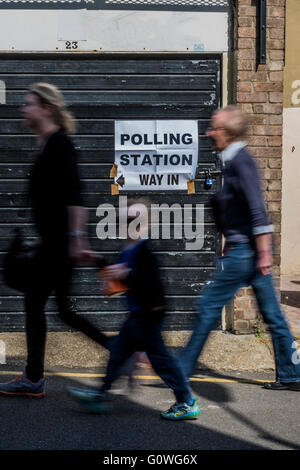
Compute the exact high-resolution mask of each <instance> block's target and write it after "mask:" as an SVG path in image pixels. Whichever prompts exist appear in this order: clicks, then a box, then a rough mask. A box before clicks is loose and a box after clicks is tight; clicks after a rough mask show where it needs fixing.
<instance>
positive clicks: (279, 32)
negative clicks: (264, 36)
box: [268, 28, 285, 39]
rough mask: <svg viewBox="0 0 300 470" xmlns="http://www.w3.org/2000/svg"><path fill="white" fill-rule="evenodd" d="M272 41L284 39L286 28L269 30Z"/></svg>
mask: <svg viewBox="0 0 300 470" xmlns="http://www.w3.org/2000/svg"><path fill="white" fill-rule="evenodd" d="M268 31H269V34H270V39H284V34H285V32H284V28H268Z"/></svg>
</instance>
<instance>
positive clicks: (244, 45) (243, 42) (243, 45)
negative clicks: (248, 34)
mask: <svg viewBox="0 0 300 470" xmlns="http://www.w3.org/2000/svg"><path fill="white" fill-rule="evenodd" d="M254 48H255V41H254V39H250V38H239V40H238V49H254Z"/></svg>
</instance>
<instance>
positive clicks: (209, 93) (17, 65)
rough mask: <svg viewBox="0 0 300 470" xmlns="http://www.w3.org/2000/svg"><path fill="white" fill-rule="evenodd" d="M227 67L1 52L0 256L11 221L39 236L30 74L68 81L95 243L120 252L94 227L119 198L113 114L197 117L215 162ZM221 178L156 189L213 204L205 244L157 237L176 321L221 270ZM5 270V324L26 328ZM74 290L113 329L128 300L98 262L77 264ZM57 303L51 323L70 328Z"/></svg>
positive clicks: (0, 327) (156, 196) (0, 322)
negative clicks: (23, 109)
mask: <svg viewBox="0 0 300 470" xmlns="http://www.w3.org/2000/svg"><path fill="white" fill-rule="evenodd" d="M220 67H221V61H220V57H219V56H214V57H210V58H209V57H207V56H202V57H201V56H199V55H197V56H190V55H189V56H188V57H183V56H173V57H172V56H169V57H167V58H166V57H165V56H163V57H162V56H161V57H159V56H155V57H154V56H148V57H141V56H131V57H130V58H127V57H125V56H110V57H108V56H105V57H100V56H98V55H97V56H92V57H91V56H88V55H84V56H78V55H74V56H71V57H70V56H67V57H66V56H65V55H55V56H53V55H52V56H36V55H35V56H24V55H23V56H16V55H14V56H12V57H7V56H0V80H3V81H4V82H5V84H6V90H7V94H6V105H0V155H1V160H0V182H1V183H0V184H1V192H0V260H1V259H3V255H4V252H5V250H6V248H7V246H8V242H9V237H10V234H11V231H12V228H13V227H16V226H20V225H21V226H22V227H24V230H25V232H26V235H27V236H28V237H33V236H34V232H33V228H32V225H31V214H30V209H29V208H27V207H26V196H25V191H26V185H27V181H26V180H27V177H28V174H29V172H30V168H31V164H32V162H33V159H34V149H35V139H34V137H33V136H32V135H30V134H29V132H28V131H27V130H26V128H25V127H24V125H23V123H22V121H21V120H20V115H19V110H18V107H19V105H20V104H21V103H22V100H23V97H24V94H25V89H26V87H27V86H28V85H29V84H30V83H32V82H36V81H47V82H50V83H53V84H55V85H57V86H58V87H60V88H61V89H62V90H63V93H64V96H65V98H66V100H67V102H68V103H69V105H70V110H71V111H72V112H73V114H74V115H75V116H76V118H77V120H78V130H77V134H76V136H74V137H73V139H74V143H75V145H76V147H77V149H78V152H79V159H80V167H81V175H82V178H83V180H84V182H85V190H86V193H85V201H86V205H87V207H88V208H89V216H90V219H89V221H90V236H91V243H92V248H93V249H95V250H97V251H99V252H103V253H104V254H105V255H107V256H108V257H109V258H110V259H111V260H113V259H114V256H115V254H116V250H118V249H119V247H120V242H119V241H118V240H105V241H100V240H98V239H97V238H96V230H95V229H96V224H97V222H98V221H99V220H98V219H97V217H96V208H97V206H98V205H99V204H102V203H104V202H106V203H112V204H114V205H117V204H118V197H116V196H111V195H110V185H111V182H112V180H110V179H109V171H110V168H111V166H112V163H113V161H114V120H116V119H198V122H199V165H200V167H202V168H203V169H204V168H210V169H216V165H217V163H216V155H215V154H214V153H213V152H211V150H210V142H209V141H208V139H207V138H206V137H205V135H204V132H205V129H206V128H207V126H208V122H209V119H210V116H211V113H212V111H213V110H214V109H216V108H217V107H218V106H219V103H220V89H221V88H220V87H221V85H220V75H221V74H220ZM219 184H220V181H219V180H218V179H217V181H216V184H214V186H213V189H211V190H206V189H204V185H203V177H202V179H201V178H200V179H197V183H196V194H195V195H188V194H187V193H186V192H183V191H173V192H165V193H159V192H155V193H153V194H152V195H151V200H152V201H153V202H155V203H159V204H162V203H168V204H170V205H171V204H173V203H180V204H184V203H188V204H196V203H198V204H201V203H203V204H205V244H204V247H203V249H202V250H201V251H199V252H198V251H196V252H192V251H186V250H185V240H172V239H171V240H156V241H153V247H154V250H155V251H157V252H158V259H159V262H160V265H161V267H162V277H163V279H164V283H165V286H166V293H167V301H168V306H169V307H168V317H167V321H166V327H167V328H169V329H184V328H188V327H189V325H190V321H191V318H192V316H193V310H194V301H195V296H196V294H198V292H199V291H200V289H201V287H202V286H203V285H204V284H205V283H206V282H207V280H208V278H209V276H210V274H211V273H212V271H213V269H214V266H215V251H216V246H217V244H218V243H219V239H218V238H217V236H216V230H215V226H214V223H213V218H212V211H211V208H210V206H209V201H210V198H211V196H212V193H213V192H215V190H216V189H217V187H218V186H219ZM139 195H141V193H139ZM147 195H148V196H149V193H147ZM0 266H1V264H0ZM1 276H2V274H1V271H0V283H1V284H0V289H1V294H0V331H5V330H12V329H14V330H22V329H23V326H24V305H23V298H22V296H19V295H18V293H16V292H15V291H12V290H10V289H9V288H8V287H6V286H5V285H4V284H3V282H2V279H1ZM72 291H73V295H74V297H73V300H74V305H75V307H76V309H77V311H78V312H80V313H82V314H84V315H87V316H88V317H89V318H91V319H92V320H93V321H95V322H96V323H97V324H99V325H101V326H102V327H104V328H106V329H107V330H113V329H117V328H118V327H119V325H120V323H121V321H122V320H123V318H124V312H125V310H124V303H123V301H122V299H120V298H114V299H107V298H104V297H102V296H101V291H100V286H99V283H98V280H97V275H96V272H95V270H94V269H91V268H76V273H75V278H74V283H73V287H72ZM55 309H56V306H55V302H54V301H53V299H50V301H49V302H48V304H47V309H46V311H47V320H48V326H49V329H50V330H51V329H52V330H59V329H62V330H64V329H66V328H67V327H66V326H65V325H63V324H62V323H60V321H59V320H58V319H57V317H56V315H53V313H54V312H55Z"/></svg>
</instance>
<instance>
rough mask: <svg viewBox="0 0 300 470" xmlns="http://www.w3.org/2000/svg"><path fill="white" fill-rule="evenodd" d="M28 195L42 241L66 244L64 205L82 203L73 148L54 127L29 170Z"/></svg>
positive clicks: (65, 208) (66, 217)
mask: <svg viewBox="0 0 300 470" xmlns="http://www.w3.org/2000/svg"><path fill="white" fill-rule="evenodd" d="M29 197H30V199H31V203H32V209H33V217H34V222H35V225H36V228H37V230H38V232H39V235H40V236H41V238H42V241H43V243H46V244H50V245H55V246H66V245H67V242H68V231H69V227H68V211H67V207H68V206H82V205H83V203H82V197H81V183H80V178H79V174H78V167H77V158H76V151H75V148H74V146H73V144H72V142H71V140H70V139H69V137H68V136H67V135H66V134H65V133H64V132H63V131H62V130H58V131H57V132H55V133H54V134H52V135H51V136H50V137H49V139H48V141H47V143H46V145H45V147H44V149H43V151H42V152H41V153H40V154H39V156H38V158H37V160H36V162H35V164H34V166H33V170H32V172H31V176H30V185H29Z"/></svg>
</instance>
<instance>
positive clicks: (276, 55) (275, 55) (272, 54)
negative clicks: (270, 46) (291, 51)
mask: <svg viewBox="0 0 300 470" xmlns="http://www.w3.org/2000/svg"><path fill="white" fill-rule="evenodd" d="M268 56H269V59H270V60H271V61H272V60H273V61H274V60H282V61H283V60H284V51H283V50H276V49H274V50H271V51H269V52H268Z"/></svg>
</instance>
